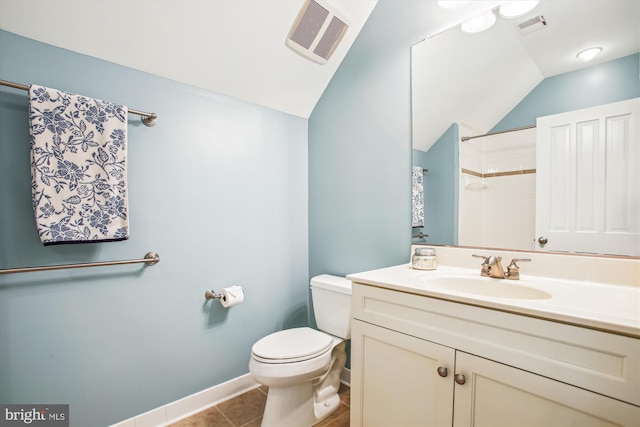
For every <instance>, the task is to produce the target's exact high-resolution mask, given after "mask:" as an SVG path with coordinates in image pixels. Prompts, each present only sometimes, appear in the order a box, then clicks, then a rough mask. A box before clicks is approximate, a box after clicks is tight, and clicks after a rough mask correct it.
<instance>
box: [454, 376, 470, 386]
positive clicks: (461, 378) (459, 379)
mask: <svg viewBox="0 0 640 427" xmlns="http://www.w3.org/2000/svg"><path fill="white" fill-rule="evenodd" d="M453 379H454V380H455V381H456V383H458V384H460V385H463V384H464V383H466V382H467V380H466V378H465V377H464V375H462V374H455V375H454V376H453Z"/></svg>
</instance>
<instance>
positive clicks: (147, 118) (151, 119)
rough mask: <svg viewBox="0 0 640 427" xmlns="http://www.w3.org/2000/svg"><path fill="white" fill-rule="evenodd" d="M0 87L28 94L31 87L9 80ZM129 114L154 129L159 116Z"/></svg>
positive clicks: (142, 113)
mask: <svg viewBox="0 0 640 427" xmlns="http://www.w3.org/2000/svg"><path fill="white" fill-rule="evenodd" d="M0 85H2V86H8V87H12V88H14V89H22V90H26V91H27V92H28V91H29V85H23V84H20V83H14V82H10V81H7V80H0ZM129 113H131V114H137V115H138V116H142V119H141V120H142V123H143V124H144V125H145V126H148V127H152V126H153V125H155V124H156V121H157V119H158V115H157V114H156V113H145V112H144V111H138V110H134V109H132V108H129Z"/></svg>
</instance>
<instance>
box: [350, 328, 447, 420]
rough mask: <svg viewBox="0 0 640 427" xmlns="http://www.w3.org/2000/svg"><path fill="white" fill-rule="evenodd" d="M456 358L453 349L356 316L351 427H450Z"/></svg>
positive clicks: (352, 330) (352, 343) (352, 342)
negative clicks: (382, 326) (361, 319)
mask: <svg viewBox="0 0 640 427" xmlns="http://www.w3.org/2000/svg"><path fill="white" fill-rule="evenodd" d="M454 357H455V351H454V350H453V349H451V348H449V347H445V346H442V345H438V344H434V343H432V342H429V341H425V340H421V339H418V338H415V337H412V336H409V335H405V334H401V333H399V332H394V331H391V330H389V329H385V328H381V327H378V326H374V325H371V324H369V323H365V322H361V321H359V320H355V319H354V320H352V327H351V364H352V370H351V426H352V427H356V426H360V427H399V426H402V427H412V426H416V427H417V426H420V427H424V426H430V427H436V426H448V427H450V426H451V424H452V418H451V416H452V413H453V399H452V396H453V369H454ZM439 368H440V373H439V372H438V369H439ZM444 370H446V376H441V374H442V375H445V371H444Z"/></svg>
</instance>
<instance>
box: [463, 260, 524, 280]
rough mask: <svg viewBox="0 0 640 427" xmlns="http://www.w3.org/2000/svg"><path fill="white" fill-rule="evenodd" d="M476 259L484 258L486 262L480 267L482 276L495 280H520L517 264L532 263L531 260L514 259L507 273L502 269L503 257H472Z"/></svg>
mask: <svg viewBox="0 0 640 427" xmlns="http://www.w3.org/2000/svg"><path fill="white" fill-rule="evenodd" d="M471 256H474V257H476V258H482V259H484V261H483V262H482V264H481V266H480V275H481V276H485V277H493V278H494V279H510V280H519V279H520V267H519V266H518V264H516V262H524V261H531V258H513V259H512V260H511V263H510V264H509V265H508V266H507V271H504V270H503V269H502V257H500V256H494V255H491V256H484V255H471Z"/></svg>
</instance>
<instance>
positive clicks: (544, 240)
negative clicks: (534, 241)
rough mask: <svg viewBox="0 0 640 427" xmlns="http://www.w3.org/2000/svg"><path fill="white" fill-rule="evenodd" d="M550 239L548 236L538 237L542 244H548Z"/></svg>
mask: <svg viewBox="0 0 640 427" xmlns="http://www.w3.org/2000/svg"><path fill="white" fill-rule="evenodd" d="M548 241H549V240H547V238H546V237H538V243H540V246H544V245H546V244H547V242H548Z"/></svg>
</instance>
